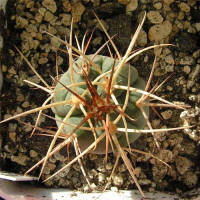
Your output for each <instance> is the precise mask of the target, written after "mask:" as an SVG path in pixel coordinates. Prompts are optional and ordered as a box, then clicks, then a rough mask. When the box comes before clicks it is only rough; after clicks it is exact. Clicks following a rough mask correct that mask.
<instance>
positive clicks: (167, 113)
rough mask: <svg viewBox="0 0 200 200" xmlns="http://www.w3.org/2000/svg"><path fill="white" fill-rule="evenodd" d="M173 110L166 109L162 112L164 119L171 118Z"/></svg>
mask: <svg viewBox="0 0 200 200" xmlns="http://www.w3.org/2000/svg"><path fill="white" fill-rule="evenodd" d="M172 113H173V112H172V110H166V111H164V112H162V113H161V115H162V117H163V119H165V120H166V119H170V118H171V117H172Z"/></svg>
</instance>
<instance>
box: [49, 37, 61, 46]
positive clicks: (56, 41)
mask: <svg viewBox="0 0 200 200" xmlns="http://www.w3.org/2000/svg"><path fill="white" fill-rule="evenodd" d="M60 45H61V41H60V40H59V39H58V38H55V37H52V38H51V49H52V47H54V48H59V47H60Z"/></svg>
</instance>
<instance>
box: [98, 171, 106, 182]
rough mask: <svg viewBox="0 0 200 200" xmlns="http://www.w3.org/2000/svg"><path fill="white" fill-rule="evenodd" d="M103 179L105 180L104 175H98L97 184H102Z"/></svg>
mask: <svg viewBox="0 0 200 200" xmlns="http://www.w3.org/2000/svg"><path fill="white" fill-rule="evenodd" d="M105 179H106V177H105V174H102V173H99V174H98V181H99V183H104V182H105Z"/></svg>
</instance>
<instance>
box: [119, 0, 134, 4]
mask: <svg viewBox="0 0 200 200" xmlns="http://www.w3.org/2000/svg"><path fill="white" fill-rule="evenodd" d="M130 1H131V0H118V3H121V4H123V5H127V4H128V3H130Z"/></svg>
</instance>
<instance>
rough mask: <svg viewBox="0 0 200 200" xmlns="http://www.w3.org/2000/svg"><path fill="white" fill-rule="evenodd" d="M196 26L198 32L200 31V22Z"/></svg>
mask: <svg viewBox="0 0 200 200" xmlns="http://www.w3.org/2000/svg"><path fill="white" fill-rule="evenodd" d="M194 27H195V28H196V30H197V32H200V23H195V24H194Z"/></svg>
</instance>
